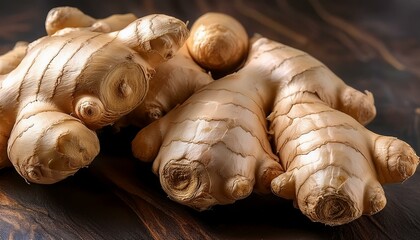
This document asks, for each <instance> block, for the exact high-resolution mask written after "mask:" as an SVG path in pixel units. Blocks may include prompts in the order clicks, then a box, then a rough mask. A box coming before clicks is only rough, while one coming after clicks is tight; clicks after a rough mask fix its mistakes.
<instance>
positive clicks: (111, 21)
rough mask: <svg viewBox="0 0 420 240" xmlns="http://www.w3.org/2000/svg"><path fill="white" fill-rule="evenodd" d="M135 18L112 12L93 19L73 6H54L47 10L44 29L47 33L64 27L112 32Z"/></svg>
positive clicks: (52, 32) (130, 15)
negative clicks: (106, 15) (109, 14)
mask: <svg viewBox="0 0 420 240" xmlns="http://www.w3.org/2000/svg"><path fill="white" fill-rule="evenodd" d="M136 19H137V17H136V16H135V15H134V14H132V13H128V14H114V15H111V16H109V17H107V18H104V19H95V18H93V17H91V16H89V15H87V14H85V13H83V12H82V11H80V10H79V9H77V8H74V7H56V8H53V9H51V10H50V11H49V12H48V15H47V17H46V20H45V29H46V31H47V33H48V35H52V34H55V33H56V32H58V31H60V30H63V29H66V28H78V29H86V30H89V31H95V32H113V31H118V30H121V29H123V28H125V27H126V26H127V25H128V24H130V23H131V22H133V21H134V20H136Z"/></svg>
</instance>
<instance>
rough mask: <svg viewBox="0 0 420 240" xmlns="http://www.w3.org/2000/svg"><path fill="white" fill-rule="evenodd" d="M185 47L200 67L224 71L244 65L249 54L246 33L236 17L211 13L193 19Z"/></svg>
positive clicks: (227, 71) (221, 72)
mask: <svg viewBox="0 0 420 240" xmlns="http://www.w3.org/2000/svg"><path fill="white" fill-rule="evenodd" d="M187 46H188V50H189V52H190V54H191V57H192V58H193V59H194V60H195V61H196V62H197V63H198V64H199V65H200V66H201V67H203V68H204V69H206V70H208V71H211V72H214V73H216V74H226V73H230V72H232V71H234V70H236V69H237V68H238V67H239V66H240V65H241V64H243V61H244V60H245V58H246V55H247V53H248V34H247V33H246V30H245V28H244V27H243V26H242V25H241V24H240V23H239V22H238V21H236V19H234V18H232V17H230V16H228V15H226V14H222V13H215V12H210V13H206V14H204V15H202V16H201V17H200V18H199V19H197V21H195V22H194V24H193V26H192V27H191V36H190V37H189V38H188V40H187Z"/></svg>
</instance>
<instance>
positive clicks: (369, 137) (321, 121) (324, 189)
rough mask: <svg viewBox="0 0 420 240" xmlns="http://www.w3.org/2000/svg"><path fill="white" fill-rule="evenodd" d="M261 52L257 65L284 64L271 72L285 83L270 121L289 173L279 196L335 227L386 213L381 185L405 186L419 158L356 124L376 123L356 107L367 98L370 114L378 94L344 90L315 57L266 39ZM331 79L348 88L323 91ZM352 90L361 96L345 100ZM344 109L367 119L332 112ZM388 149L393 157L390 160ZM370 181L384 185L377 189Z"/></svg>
mask: <svg viewBox="0 0 420 240" xmlns="http://www.w3.org/2000/svg"><path fill="white" fill-rule="evenodd" d="M253 47H255V52H254V51H253V50H254V49H253V50H251V52H252V54H251V55H250V58H251V59H252V60H249V61H250V62H249V65H251V64H253V63H254V64H256V65H258V64H259V63H260V62H265V61H264V59H276V60H275V61H274V62H277V63H279V64H277V65H276V66H274V67H271V68H270V67H268V69H271V70H270V74H269V75H268V76H269V78H270V81H279V84H280V85H279V86H280V88H279V89H278V92H277V95H276V98H275V99H274V101H273V103H274V105H273V111H272V113H271V114H270V115H269V117H268V119H269V120H270V122H271V124H270V133H272V137H273V142H274V144H275V149H276V153H277V154H278V156H279V158H280V162H281V164H282V166H283V168H284V169H285V171H286V173H285V174H282V175H280V176H279V177H277V178H276V179H274V180H273V182H272V189H273V192H274V193H276V194H277V195H279V196H281V197H285V198H288V199H294V200H295V201H296V204H297V206H298V207H299V208H300V210H301V211H302V212H303V213H304V214H305V215H307V216H308V217H309V218H310V219H311V220H313V221H317V222H322V223H325V224H328V225H340V224H344V223H348V222H350V221H352V220H354V219H357V218H358V217H360V216H361V215H362V214H371V213H375V212H377V211H379V210H380V209H382V208H383V207H384V206H385V203H386V199H385V196H384V193H383V190H382V189H381V188H380V187H378V186H379V182H381V183H386V182H399V181H401V180H403V179H406V178H407V177H408V176H411V175H412V174H413V173H414V171H415V169H416V167H417V164H418V157H417V156H416V155H415V153H414V151H413V150H412V149H411V147H409V146H408V145H407V144H405V143H403V144H401V142H399V141H396V142H395V148H394V145H390V144H386V143H381V141H377V146H375V144H374V141H373V139H377V138H378V135H376V134H373V133H371V132H370V131H368V130H367V129H365V128H364V127H363V126H362V125H361V123H359V122H358V121H356V120H359V121H360V122H362V123H365V122H366V120H368V118H366V117H363V114H360V113H358V111H357V110H358V109H357V108H356V106H355V105H356V104H357V101H358V100H357V99H362V102H364V103H367V104H366V105H360V107H362V109H361V111H362V112H365V111H367V110H369V109H373V108H371V107H370V106H371V103H373V101H372V102H371V101H370V100H369V98H370V96H369V95H365V96H363V94H362V93H357V92H355V90H352V89H351V88H349V87H346V86H344V88H343V87H342V86H343V83H342V81H341V80H340V79H338V78H337V77H335V75H333V74H332V73H331V72H330V71H329V70H328V69H327V68H326V67H325V66H324V65H322V64H321V63H319V62H318V61H316V60H315V59H313V58H311V57H310V56H308V55H307V54H302V53H301V52H300V53H299V51H297V50H293V49H290V48H288V47H285V46H284V45H281V44H278V43H275V42H272V41H268V40H266V39H260V40H257V41H256V42H255V44H254V46H253ZM269 49H271V50H269ZM327 80H328V84H329V85H330V86H329V87H330V88H331V87H332V88H335V89H337V86H338V87H339V88H338V89H340V88H341V89H345V90H344V91H343V90H341V91H340V90H338V91H337V90H335V91H331V90H330V89H329V88H328V87H320V86H326V84H325V82H326V81H327ZM334 81H335V82H334ZM337 81H338V83H337ZM349 89H350V91H349ZM348 92H351V94H350V95H349V96H354V95H358V96H361V97H360V98H356V101H352V102H345V101H342V100H343V99H344V100H345V99H347V98H348V96H346V97H343V96H340V94H343V93H344V94H346V93H348ZM363 98H365V99H363ZM331 99H332V100H331ZM334 99H338V101H342V102H341V103H340V102H338V103H337V102H334ZM366 99H367V100H366ZM343 102H344V104H343ZM341 106H346V107H345V108H344V110H352V109H353V110H356V111H347V112H348V113H349V114H352V115H353V116H354V117H355V118H357V117H359V118H358V119H354V118H352V117H351V116H349V115H347V114H345V113H343V112H340V111H338V110H335V109H334V108H332V107H336V108H338V109H340V108H341ZM366 106H367V107H366ZM341 109H342V108H341ZM381 138H383V137H381ZM388 142H389V141H388ZM384 146H386V147H384ZM399 146H404V148H401V147H399ZM385 148H386V149H387V150H386V151H384V149H385ZM383 152H387V153H386V154H385V156H384V154H383ZM391 156H393V157H391ZM384 165H385V166H387V165H388V166H389V165H391V166H392V167H391V168H387V170H389V171H390V172H388V171H385V169H386V168H384V167H383V166H384ZM401 170H403V171H401ZM389 175H393V176H392V177H390V176H389ZM370 184H373V185H374V186H377V187H375V188H371V187H370V186H369V185H370Z"/></svg>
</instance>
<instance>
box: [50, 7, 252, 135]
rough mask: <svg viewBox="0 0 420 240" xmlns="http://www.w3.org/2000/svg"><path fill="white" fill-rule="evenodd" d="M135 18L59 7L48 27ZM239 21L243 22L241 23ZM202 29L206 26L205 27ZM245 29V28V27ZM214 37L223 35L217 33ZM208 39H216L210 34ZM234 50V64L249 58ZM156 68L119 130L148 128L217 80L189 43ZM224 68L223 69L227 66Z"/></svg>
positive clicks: (110, 24)
mask: <svg viewBox="0 0 420 240" xmlns="http://www.w3.org/2000/svg"><path fill="white" fill-rule="evenodd" d="M221 17H222V18H223V19H224V18H228V16H226V15H222V14H221ZM229 18H230V17H229ZM135 19H137V17H136V16H135V15H134V14H132V13H128V14H115V15H111V16H109V17H107V18H105V19H95V18H93V17H92V16H89V15H87V14H85V13H83V12H82V11H80V10H79V9H77V8H72V7H57V8H54V9H52V10H51V11H50V12H49V13H48V16H47V19H46V21H45V28H46V29H47V32H49V33H50V34H62V33H67V32H69V31H79V30H84V31H95V32H109V31H111V30H120V29H122V28H124V27H126V26H127V25H128V24H130V23H131V22H132V21H133V20H135ZM237 24H238V25H239V23H237ZM194 26H196V24H194ZM194 26H193V28H194ZM201 30H205V29H203V28H201ZM243 31H245V30H244V29H243ZM243 33H244V32H243ZM243 33H242V34H243ZM205 34H206V35H209V34H210V33H209V32H206V33H205ZM214 36H215V37H217V38H220V36H219V34H217V33H215V35H214ZM208 39H212V38H211V37H209V38H208ZM232 49H235V52H232V53H230V54H231V55H235V56H236V57H235V59H236V61H238V62H236V63H232V64H231V65H232V66H233V65H234V64H236V65H239V60H241V61H242V60H243V59H244V58H245V56H244V53H246V51H245V49H237V48H232ZM238 50H239V51H238ZM226 56H228V55H226ZM238 57H240V58H241V59H239V58H238ZM219 65H220V64H219ZM220 66H222V65H220ZM155 70H156V72H155V74H154V75H153V77H152V79H151V81H150V82H149V89H148V91H147V95H146V97H145V98H144V100H143V101H142V103H141V104H140V105H139V106H138V107H136V108H135V109H134V110H132V111H131V112H130V113H129V114H128V115H126V116H123V117H122V118H120V119H118V121H117V122H116V123H115V124H113V126H114V127H115V129H117V130H118V129H119V128H121V127H125V126H128V125H134V126H137V127H144V126H146V125H147V124H150V123H151V122H152V121H155V120H157V119H159V118H161V117H162V116H163V115H165V114H166V113H167V112H169V111H170V110H171V109H172V108H174V107H175V106H176V105H177V104H180V103H182V102H184V101H185V100H186V99H187V98H188V97H190V96H191V95H192V94H193V93H194V92H195V91H197V90H198V89H199V88H201V87H202V86H205V85H207V84H208V83H210V82H211V81H213V78H212V76H211V75H210V73H208V72H207V71H206V70H205V69H203V68H202V67H201V66H199V65H198V64H197V63H196V62H195V61H194V59H193V58H192V56H191V55H190V51H188V48H187V45H186V44H184V45H183V46H182V47H181V48H180V49H179V51H178V52H177V53H176V54H175V55H174V56H173V57H172V58H171V59H169V60H168V61H165V62H163V63H161V64H159V66H158V67H157V68H156V69H155ZM220 70H223V68H221V69H220Z"/></svg>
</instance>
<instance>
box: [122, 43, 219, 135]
mask: <svg viewBox="0 0 420 240" xmlns="http://www.w3.org/2000/svg"><path fill="white" fill-rule="evenodd" d="M212 81H213V79H212V77H211V76H210V75H209V74H208V73H206V72H205V71H204V70H203V69H202V68H201V67H199V66H198V65H197V64H196V63H195V62H194V61H193V60H192V59H191V57H190V56H189V53H188V50H187V48H186V46H185V45H184V46H183V47H182V48H181V49H180V50H179V51H178V53H177V54H176V55H175V56H174V57H173V58H172V59H170V60H169V61H167V62H165V63H162V64H161V65H160V66H159V67H158V68H157V69H156V74H155V75H154V76H153V78H152V79H151V81H150V86H149V91H148V93H147V95H146V98H145V99H144V101H143V102H142V103H141V104H140V105H139V106H138V107H137V108H136V109H134V110H133V111H132V112H130V113H129V114H128V115H127V116H125V117H124V118H122V119H120V120H119V121H118V122H117V123H116V126H117V127H121V126H126V125H134V126H138V127H144V126H146V125H147V124H150V123H151V122H153V121H155V120H157V119H159V118H161V117H162V116H164V115H165V114H166V113H168V112H169V111H170V110H171V109H173V108H174V107H175V106H176V105H178V104H181V103H183V102H184V101H185V100H186V99H187V98H188V97H190V96H191V95H192V94H193V93H194V92H195V91H197V90H198V89H200V88H202V87H203V86H205V85H207V84H209V83H210V82H212Z"/></svg>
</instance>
